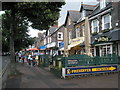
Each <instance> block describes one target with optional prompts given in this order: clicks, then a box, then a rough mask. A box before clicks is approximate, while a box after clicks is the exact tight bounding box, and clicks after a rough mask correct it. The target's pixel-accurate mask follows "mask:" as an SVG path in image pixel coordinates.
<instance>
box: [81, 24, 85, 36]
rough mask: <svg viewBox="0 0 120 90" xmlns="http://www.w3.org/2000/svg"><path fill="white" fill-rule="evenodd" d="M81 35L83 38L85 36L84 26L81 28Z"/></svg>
mask: <svg viewBox="0 0 120 90" xmlns="http://www.w3.org/2000/svg"><path fill="white" fill-rule="evenodd" d="M82 33H83V36H85V25H83V26H82Z"/></svg>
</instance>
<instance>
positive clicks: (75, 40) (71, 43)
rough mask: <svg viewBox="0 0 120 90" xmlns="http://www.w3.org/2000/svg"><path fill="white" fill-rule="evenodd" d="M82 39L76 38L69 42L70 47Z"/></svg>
mask: <svg viewBox="0 0 120 90" xmlns="http://www.w3.org/2000/svg"><path fill="white" fill-rule="evenodd" d="M83 38H84V37H78V38H75V39H72V40H71V41H70V45H75V44H80V43H82V42H83Z"/></svg>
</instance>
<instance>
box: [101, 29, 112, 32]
mask: <svg viewBox="0 0 120 90" xmlns="http://www.w3.org/2000/svg"><path fill="white" fill-rule="evenodd" d="M109 31H110V29H104V30H102V31H101V32H102V33H106V32H109Z"/></svg>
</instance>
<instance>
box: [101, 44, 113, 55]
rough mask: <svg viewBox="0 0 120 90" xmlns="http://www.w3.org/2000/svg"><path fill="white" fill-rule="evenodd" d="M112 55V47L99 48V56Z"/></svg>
mask: <svg viewBox="0 0 120 90" xmlns="http://www.w3.org/2000/svg"><path fill="white" fill-rule="evenodd" d="M107 54H112V45H105V46H101V55H102V56H105V55H107Z"/></svg>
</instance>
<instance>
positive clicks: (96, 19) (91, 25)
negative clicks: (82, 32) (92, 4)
mask: <svg viewBox="0 0 120 90" xmlns="http://www.w3.org/2000/svg"><path fill="white" fill-rule="evenodd" d="M95 21H97V28H98V30H97V32H99V21H98V20H97V19H95V20H92V23H91V27H92V33H94V32H95V31H94V28H95V27H94V25H93V22H95Z"/></svg>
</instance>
